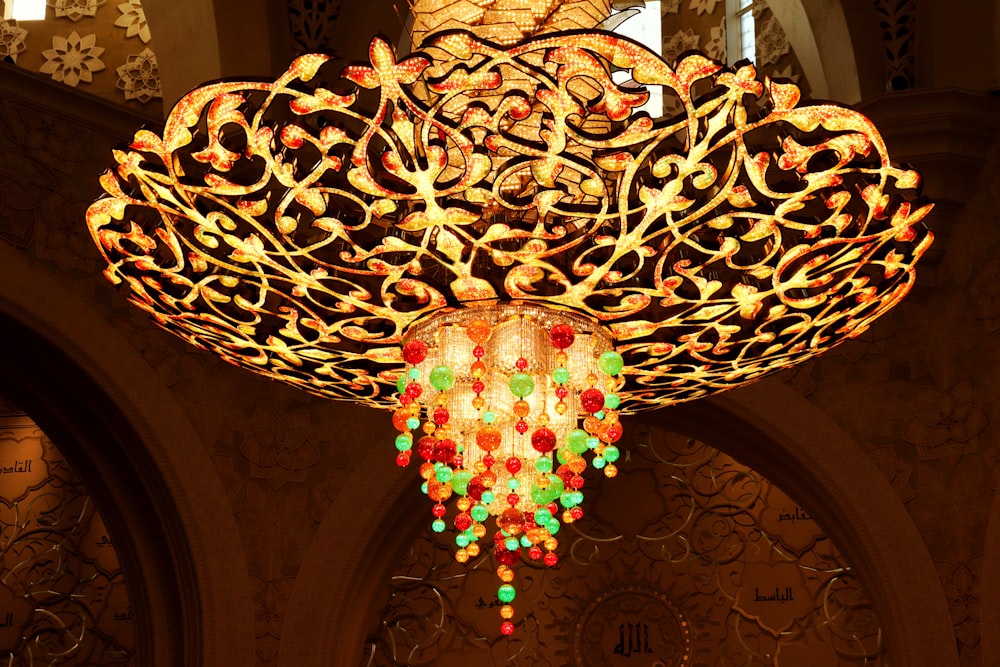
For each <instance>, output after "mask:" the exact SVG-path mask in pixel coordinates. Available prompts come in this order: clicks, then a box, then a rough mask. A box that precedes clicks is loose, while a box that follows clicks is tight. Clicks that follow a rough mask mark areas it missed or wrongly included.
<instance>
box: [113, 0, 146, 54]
mask: <svg viewBox="0 0 1000 667" xmlns="http://www.w3.org/2000/svg"><path fill="white" fill-rule="evenodd" d="M118 11H120V12H121V13H122V15H121V16H119V17H118V20H117V21H115V25H116V26H118V27H119V28H125V36H126V37H136V36H138V37H139V39H141V40H142V43H143V44H148V43H149V40H150V34H149V24H148V23H146V12H145V10H143V8H142V4H141V3H140V1H139V0H128V2H123V3H122V4H120V5H118Z"/></svg>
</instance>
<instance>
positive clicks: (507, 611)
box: [500, 604, 514, 619]
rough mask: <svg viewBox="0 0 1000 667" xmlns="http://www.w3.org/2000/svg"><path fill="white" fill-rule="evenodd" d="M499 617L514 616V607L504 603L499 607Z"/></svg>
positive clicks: (508, 617)
mask: <svg viewBox="0 0 1000 667" xmlns="http://www.w3.org/2000/svg"><path fill="white" fill-rule="evenodd" d="M500 618H505V619H510V618H514V608H513V607H511V606H510V605H509V604H505V605H504V606H502V607H500Z"/></svg>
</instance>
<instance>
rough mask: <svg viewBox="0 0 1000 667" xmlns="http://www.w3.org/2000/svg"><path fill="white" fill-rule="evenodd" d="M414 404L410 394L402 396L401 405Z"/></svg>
mask: <svg viewBox="0 0 1000 667" xmlns="http://www.w3.org/2000/svg"><path fill="white" fill-rule="evenodd" d="M412 402H413V397H412V396H410V395H409V394H403V395H402V396H400V397H399V403H400V405H409V404H410V403H412Z"/></svg>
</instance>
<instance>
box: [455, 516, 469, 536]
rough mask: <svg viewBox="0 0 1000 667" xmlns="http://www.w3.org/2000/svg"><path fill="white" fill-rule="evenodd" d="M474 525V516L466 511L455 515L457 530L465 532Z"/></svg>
mask: <svg viewBox="0 0 1000 667" xmlns="http://www.w3.org/2000/svg"><path fill="white" fill-rule="evenodd" d="M470 526H472V517H471V516H469V515H468V514H466V513H464V512H463V513H461V514H458V515H456V516H455V530H458V531H460V532H464V531H466V530H468V529H469V527H470Z"/></svg>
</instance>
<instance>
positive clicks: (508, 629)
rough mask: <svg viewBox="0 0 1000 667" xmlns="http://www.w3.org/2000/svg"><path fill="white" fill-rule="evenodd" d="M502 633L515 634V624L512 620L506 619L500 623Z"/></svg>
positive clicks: (506, 634)
mask: <svg viewBox="0 0 1000 667" xmlns="http://www.w3.org/2000/svg"><path fill="white" fill-rule="evenodd" d="M500 634H502V635H505V636H508V637H509V636H510V635H512V634H514V624H513V623H511V622H510V621H504V622H503V623H501V624H500Z"/></svg>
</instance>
